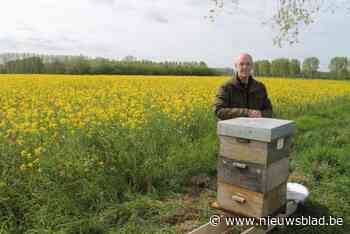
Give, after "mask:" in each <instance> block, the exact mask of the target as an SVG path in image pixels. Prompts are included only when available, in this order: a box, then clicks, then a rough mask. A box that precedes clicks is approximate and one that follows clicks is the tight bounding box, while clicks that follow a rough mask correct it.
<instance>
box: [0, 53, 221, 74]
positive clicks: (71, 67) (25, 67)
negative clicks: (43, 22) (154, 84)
mask: <svg viewBox="0 0 350 234" xmlns="http://www.w3.org/2000/svg"><path fill="white" fill-rule="evenodd" d="M29 56H31V57H29ZM1 58H2V59H1ZM0 59H1V60H3V61H4V63H3V64H0V72H1V73H22V74H23V73H46V74H121V75H198V76H207V75H222V74H224V75H226V74H228V71H226V70H218V69H214V68H209V67H208V66H207V64H206V63H205V62H203V61H200V62H152V61H148V60H136V59H135V58H133V57H131V58H129V57H126V58H125V59H123V60H110V59H105V58H95V59H91V58H88V57H85V56H82V55H80V56H50V55H45V56H43V55H40V56H39V55H32V54H28V55H27V54H3V55H2V56H0Z"/></svg>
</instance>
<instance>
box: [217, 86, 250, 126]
mask: <svg viewBox="0 0 350 234" xmlns="http://www.w3.org/2000/svg"><path fill="white" fill-rule="evenodd" d="M214 113H215V115H216V117H218V118H219V119H220V120H226V119H233V118H236V117H248V111H247V109H245V108H232V107H229V93H228V91H227V90H226V89H225V86H221V87H220V88H219V90H218V93H217V94H216V96H215V101H214Z"/></svg>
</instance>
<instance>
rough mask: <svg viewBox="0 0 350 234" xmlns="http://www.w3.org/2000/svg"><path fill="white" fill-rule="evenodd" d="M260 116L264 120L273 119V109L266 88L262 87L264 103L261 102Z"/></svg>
mask: <svg viewBox="0 0 350 234" xmlns="http://www.w3.org/2000/svg"><path fill="white" fill-rule="evenodd" d="M261 115H262V117H265V118H272V117H273V115H274V114H273V108H272V104H271V101H270V99H269V97H268V95H267V91H266V87H265V86H264V102H263V108H262V109H261Z"/></svg>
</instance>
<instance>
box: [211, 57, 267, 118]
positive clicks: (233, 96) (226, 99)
mask: <svg viewBox="0 0 350 234" xmlns="http://www.w3.org/2000/svg"><path fill="white" fill-rule="evenodd" d="M252 67H253V59H252V57H251V56H250V55H249V54H246V53H242V54H240V55H239V56H238V57H237V58H236V59H235V68H236V74H235V76H233V78H232V79H230V80H228V81H226V82H225V83H224V84H223V85H222V86H221V87H220V88H219V91H218V93H217V95H216V98H215V102H214V112H215V115H216V116H217V117H218V118H219V119H220V120H225V119H232V118H236V117H252V118H259V117H265V118H267V117H270V118H271V117H272V115H273V110H272V105H271V102H270V100H269V98H268V95H267V91H266V88H265V85H264V84H263V83H261V82H259V81H257V80H255V79H254V78H253V77H252V75H251V72H252Z"/></svg>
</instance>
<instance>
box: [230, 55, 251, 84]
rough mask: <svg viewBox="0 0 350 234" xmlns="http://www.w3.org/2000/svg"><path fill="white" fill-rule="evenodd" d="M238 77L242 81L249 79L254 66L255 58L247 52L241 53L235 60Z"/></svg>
mask: <svg viewBox="0 0 350 234" xmlns="http://www.w3.org/2000/svg"><path fill="white" fill-rule="evenodd" d="M234 63H235V68H236V71H237V73H238V77H239V79H240V80H241V81H243V82H246V81H248V78H249V76H250V75H251V72H252V68H253V58H252V56H250V55H249V54H247V53H241V54H240V55H238V57H237V58H236V59H235V61H234Z"/></svg>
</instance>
